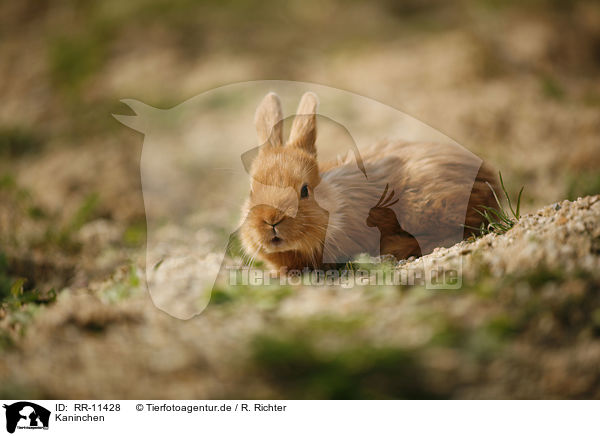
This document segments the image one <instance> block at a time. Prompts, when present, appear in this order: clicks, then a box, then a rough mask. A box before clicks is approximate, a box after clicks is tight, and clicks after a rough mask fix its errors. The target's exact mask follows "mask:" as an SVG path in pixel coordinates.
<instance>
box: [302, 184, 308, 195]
mask: <svg viewBox="0 0 600 436" xmlns="http://www.w3.org/2000/svg"><path fill="white" fill-rule="evenodd" d="M306 197H308V185H302V189H301V190H300V198H306Z"/></svg>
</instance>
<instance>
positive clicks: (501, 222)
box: [465, 172, 525, 236]
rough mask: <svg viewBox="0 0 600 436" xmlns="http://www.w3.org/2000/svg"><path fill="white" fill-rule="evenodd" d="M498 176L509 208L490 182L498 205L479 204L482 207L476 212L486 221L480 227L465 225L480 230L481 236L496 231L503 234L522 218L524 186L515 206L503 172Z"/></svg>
mask: <svg viewBox="0 0 600 436" xmlns="http://www.w3.org/2000/svg"><path fill="white" fill-rule="evenodd" d="M498 176H499V177H500V186H501V187H502V192H503V193H504V197H505V198H506V200H507V203H508V209H506V208H505V207H504V206H503V205H502V203H501V201H500V198H499V197H498V194H497V193H496V191H495V190H494V188H493V187H492V185H490V184H489V183H488V186H489V187H490V189H491V190H492V193H493V194H494V198H495V199H496V204H497V205H498V207H492V206H479V207H480V208H481V209H476V212H477V213H479V214H480V215H481V216H482V217H483V219H484V221H483V222H482V223H481V226H480V227H479V228H477V227H471V226H465V227H466V228H469V229H471V230H476V231H478V232H479V235H480V236H483V235H487V234H489V233H496V234H498V235H502V234H504V233H506V232H507V231H509V230H510V229H512V228H513V227H514V225H515V224H516V223H517V222H518V221H519V219H521V196H522V194H523V189H524V188H525V187H524V186H523V187H522V188H521V190H520V191H519V195H518V197H517V202H516V205H515V207H514V208H513V205H512V201H511V200H510V195H509V194H508V191H507V189H506V186H504V180H503V179H502V173H501V172H498Z"/></svg>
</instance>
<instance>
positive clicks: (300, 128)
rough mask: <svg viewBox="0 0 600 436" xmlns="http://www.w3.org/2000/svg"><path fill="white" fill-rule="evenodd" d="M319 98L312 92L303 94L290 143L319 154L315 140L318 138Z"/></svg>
mask: <svg viewBox="0 0 600 436" xmlns="http://www.w3.org/2000/svg"><path fill="white" fill-rule="evenodd" d="M318 105H319V99H318V98H317V96H316V95H315V94H314V93H312V92H307V93H306V94H304V95H303V96H302V99H301V100H300V104H299V105H298V110H297V111H296V118H294V122H293V124H292V130H291V132H290V138H289V139H288V144H289V145H291V146H295V147H300V148H303V149H304V150H306V151H308V152H309V153H313V154H317V149H316V148H315V141H316V140H317V106H318Z"/></svg>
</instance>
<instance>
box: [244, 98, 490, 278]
mask: <svg viewBox="0 0 600 436" xmlns="http://www.w3.org/2000/svg"><path fill="white" fill-rule="evenodd" d="M317 106H318V99H317V96H316V95H315V94H314V93H311V92H307V93H305V94H304V95H303V96H302V98H301V100H300V104H299V106H298V109H297V111H296V116H295V118H294V121H293V123H292V126H291V131H290V135H289V138H288V140H287V141H286V142H284V140H283V127H282V124H283V123H282V120H283V114H282V108H281V102H280V100H279V97H278V96H277V94H275V93H273V92H271V93H269V94H267V95H266V96H265V97H264V99H263V100H262V102H261V103H260V104H259V106H258V108H257V110H256V113H255V119H254V122H255V126H256V131H257V134H258V140H259V144H262V145H261V146H260V148H259V151H258V154H257V155H256V158H255V159H254V161H253V162H252V164H251V165H250V168H249V172H250V176H251V189H250V195H249V197H248V198H247V200H246V201H245V203H244V205H243V206H242V215H241V216H242V220H241V224H240V229H239V239H240V242H241V245H242V247H243V249H244V251H245V252H246V253H247V254H248V255H249V256H251V257H252V258H253V259H259V260H262V261H263V262H265V263H266V264H268V265H269V266H270V267H271V268H272V269H274V270H285V269H287V270H298V269H304V268H312V269H318V268H321V267H323V266H325V265H328V264H339V263H344V262H347V261H348V260H351V259H352V258H353V257H354V256H356V255H358V254H361V253H368V254H371V255H373V256H378V255H381V254H393V255H394V256H395V257H396V258H397V259H398V260H400V259H403V258H407V257H409V256H420V255H422V254H428V253H430V252H431V251H433V249H434V248H435V247H437V246H448V245H452V244H454V243H456V242H459V241H460V240H461V239H463V238H464V237H465V236H467V235H468V234H469V233H470V231H469V230H468V229H466V228H465V227H466V226H470V227H479V225H480V223H481V222H482V219H483V218H482V216H481V215H480V214H479V213H478V212H477V210H476V208H478V207H479V206H491V205H493V204H494V203H493V202H494V194H493V192H492V188H494V187H496V186H497V182H496V179H495V176H494V172H493V171H492V170H491V169H490V168H489V167H488V166H487V165H486V164H482V163H481V160H480V159H478V158H477V157H476V156H474V155H473V154H471V153H469V152H468V151H466V150H465V149H462V148H461V147H459V146H456V145H454V144H442V143H421V142H406V141H400V140H398V141H389V140H384V141H379V142H376V143H375V144H374V145H372V146H370V147H368V148H367V149H365V150H363V151H362V152H361V153H360V155H359V156H356V154H352V153H348V155H347V156H346V157H345V158H343V159H338V160H336V161H331V162H325V163H323V164H319V162H318V160H317V148H316V145H315V143H316V139H317V116H316V114H317ZM358 160H360V162H358ZM388 187H389V189H390V190H391V191H390V192H391V195H390V196H389V198H385V196H386V193H387V190H388ZM382 192H383V195H382V194H381V193H382ZM395 195H397V199H396V200H394V201H391V200H392V197H394V196H395ZM386 203H387V204H386ZM392 206H393V208H392ZM384 209H386V210H387V211H384ZM384 232H385V234H383V233H384Z"/></svg>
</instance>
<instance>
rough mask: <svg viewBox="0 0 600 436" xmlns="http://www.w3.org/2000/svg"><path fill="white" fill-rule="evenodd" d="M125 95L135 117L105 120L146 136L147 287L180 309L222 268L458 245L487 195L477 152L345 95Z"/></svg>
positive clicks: (267, 91)
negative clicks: (157, 98)
mask: <svg viewBox="0 0 600 436" xmlns="http://www.w3.org/2000/svg"><path fill="white" fill-rule="evenodd" d="M275 91H277V92H275ZM317 94H318V95H319V97H317ZM298 100H299V104H298V106H297V108H296V109H293V107H290V104H293V103H294V102H297V101H298ZM123 102H124V103H125V104H127V105H128V106H129V107H130V108H131V109H132V110H133V111H134V112H135V115H115V117H116V118H117V119H118V120H119V121H121V122H122V123H123V124H125V125H127V126H129V127H131V128H133V129H135V130H137V131H139V132H142V133H143V134H144V146H143V149H142V156H141V163H140V170H141V181H142V191H143V195H144V206H145V209H146V220H147V255H146V276H145V278H146V282H147V285H148V289H149V291H150V295H151V297H152V299H153V301H154V303H155V305H156V306H157V307H159V308H161V309H162V310H165V311H166V312H168V313H169V314H171V315H173V316H176V317H178V318H182V319H188V318H191V317H192V316H194V315H196V314H198V313H200V312H201V311H202V310H203V309H204V308H205V307H206V305H208V303H209V301H210V296H211V292H212V289H213V287H214V286H215V283H218V282H219V280H220V279H221V278H222V277H223V275H224V270H226V269H228V268H231V267H237V266H243V265H247V264H253V263H254V264H256V263H257V262H258V263H259V265H261V267H262V268H264V269H265V270H269V271H278V272H279V273H280V274H286V273H285V271H291V270H296V271H297V270H306V269H309V270H310V269H320V270H327V269H328V268H339V266H340V265H344V264H346V263H347V262H349V261H352V260H353V259H355V258H356V256H357V255H361V254H368V255H369V256H371V257H377V256H382V255H389V256H393V257H394V258H396V259H397V260H402V259H407V258H411V257H415V258H419V256H422V255H425V254H428V253H431V252H432V251H433V249H434V248H436V247H444V246H446V247H447V246H450V245H453V244H455V243H457V242H459V241H461V240H462V239H463V238H464V237H465V236H467V235H469V234H470V231H467V230H466V228H467V227H479V224H480V223H481V220H482V217H481V215H480V214H479V213H477V211H476V209H477V208H479V207H481V206H490V205H493V204H494V203H493V202H494V197H493V192H492V190H491V188H490V186H492V187H495V186H496V179H495V175H494V174H495V173H494V171H492V170H491V168H490V167H489V166H488V165H487V164H486V163H484V162H483V161H482V160H481V159H480V158H479V157H477V156H476V155H474V154H473V153H471V152H470V151H468V150H467V149H465V148H463V147H461V146H460V145H458V144H456V143H455V142H454V141H452V140H451V139H450V138H448V137H446V136H445V135H443V134H441V133H440V132H438V131H436V130H435V129H432V128H431V127H429V126H427V125H425V124H424V123H422V122H420V121H418V120H416V119H414V118H412V117H410V116H408V115H407V114H405V113H403V112H401V111H398V110H397V109H394V108H391V107H389V106H387V105H384V104H382V103H379V102H376V101H374V100H371V99H368V98H365V97H362V96H358V95H356V94H352V93H349V92H347V91H343V90H339V89H334V88H330V87H325V86H322V85H316V84H310V83H301V82H285V81H257V82H245V83H238V84H232V85H227V86H225V87H221V88H217V89H214V90H211V91H208V92H206V93H203V94H200V95H198V96H196V97H194V98H192V99H190V100H188V101H186V102H184V103H182V104H180V105H178V106H175V107H173V108H171V109H157V108H153V107H151V106H148V105H145V104H143V103H141V102H139V101H135V100H123ZM254 108H256V109H254ZM285 113H287V114H288V116H287V117H286V116H284V114H285ZM252 115H253V118H252ZM332 126H334V127H332ZM328 129H329V130H328ZM331 132H334V133H331ZM335 132H337V133H335ZM251 137H253V138H256V142H255V144H256V145H255V146H248V142H249V138H251ZM240 156H241V157H242V158H241V159H240ZM180 229H185V231H183V230H180ZM227 253H229V254H231V255H226V254H227ZM236 253H237V254H236Z"/></svg>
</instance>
